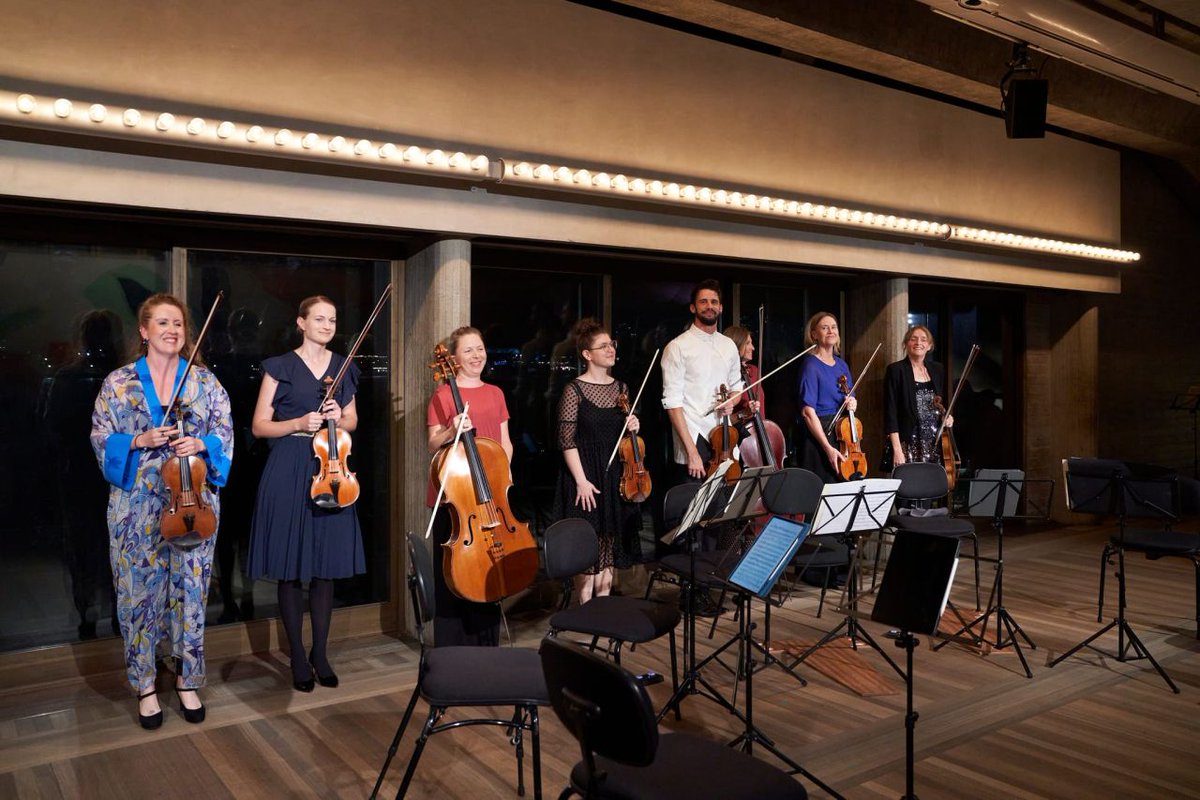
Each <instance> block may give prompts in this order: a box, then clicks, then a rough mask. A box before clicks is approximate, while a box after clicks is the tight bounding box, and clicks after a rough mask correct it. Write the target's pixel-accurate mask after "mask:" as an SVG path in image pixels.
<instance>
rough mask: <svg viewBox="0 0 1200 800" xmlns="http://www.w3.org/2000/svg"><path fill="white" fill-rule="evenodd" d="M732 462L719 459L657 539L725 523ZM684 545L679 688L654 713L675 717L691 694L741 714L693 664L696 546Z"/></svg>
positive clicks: (683, 536) (681, 536)
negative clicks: (685, 565)
mask: <svg viewBox="0 0 1200 800" xmlns="http://www.w3.org/2000/svg"><path fill="white" fill-rule="evenodd" d="M732 465H733V461H732V460H728V459H727V460H725V461H723V462H721V464H720V465H719V466H718V467H717V469H716V471H715V472H713V474H712V475H709V476H708V477H707V478H705V480H704V483H702V484H701V485H700V488H699V489H698V490H697V491H696V495H695V496H694V497H693V498H692V501H691V502H690V503H689V504H688V507H687V510H686V511H684V512H683V517H682V518H681V519H680V521H679V525H678V526H677V527H675V528H674V529H673V530H671V531H668V532H667V533H666V535H664V536H663V537H662V539H661V541H662V542H663V543H664V544H668V545H670V544H674V543H675V542H677V541H679V540H680V539H686V538H689V537H695V536H696V535H697V534H698V533H700V532H702V531H704V530H705V529H706V528H708V527H710V524H711V523H712V522H715V521H716V520H717V518H721V522H720V524H722V525H724V524H726V522H727V521H726V520H725V519H724V517H723V514H724V512H725V509H726V507H727V505H728V500H729V496H728V494H726V496H725V498H724V499H722V497H721V495H722V494H723V493H727V492H728V487H727V486H726V483H725V473H726V472H728V471H729V468H730V466H732ZM687 544H688V573H687V575H686V576H685V580H684V581H683V582H682V585H681V591H682V592H683V598H682V599H683V604H682V606H683V678H682V679H681V680H680V681H679V687H678V688H677V689H676V690H675V692H674V693H673V694H672V695H671V697H670V698H669V699H668V700H667V702H666V704H665V705H663V707H662V709H661V710H660V711H659V712H658V720H659V721H660V722H661V721H662V719H663V717H665V716H666V715H667V712H668V711H670V710H671V709H672V708H674V709H675V714H676V716H678V715H679V711H680V706H681V705H682V703H683V700H684V698H685V697H689V696H691V695H699V696H701V697H705V698H708V699H709V700H711V701H713V702H714V703H716V704H717V705H719V706H721V707H722V708H724V709H725V710H726V711H728V712H729V713H731V714H734V715H735V716H737V717H741V716H742V715H741V712H739V711H738V710H737V708H736V707H735V706H734V705H733V703H731V702H729V701H728V700H726V699H725V697H724V696H723V695H721V693H720V692H718V691H717V689H716V688H715V687H714V686H713V685H712V684H710V683H709V682H708V681H706V680H705V679H704V676H703V675H702V674H701V673H700V668H701V667H702V666H703V665H702V664H697V663H696V607H695V598H696V548H695V546H694V545H695V542H690V541H689V542H688V543H687ZM709 660H710V659H705V663H707V662H708V661H709Z"/></svg>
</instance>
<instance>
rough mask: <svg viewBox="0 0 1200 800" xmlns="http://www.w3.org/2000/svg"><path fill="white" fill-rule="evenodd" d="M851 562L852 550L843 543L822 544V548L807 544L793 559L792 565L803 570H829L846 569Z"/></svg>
mask: <svg viewBox="0 0 1200 800" xmlns="http://www.w3.org/2000/svg"><path fill="white" fill-rule="evenodd" d="M849 560H850V548H849V547H847V546H846V545H844V544H842V543H841V542H835V541H832V540H831V541H829V542H821V543H820V547H817V546H816V545H814V544H812V543H811V542H805V543H804V544H802V545H800V550H799V551H797V553H796V556H795V557H794V558H793V559H792V564H794V565H795V566H796V567H799V568H803V569H828V568H829V567H844V566H845V565H846V564H847V563H849Z"/></svg>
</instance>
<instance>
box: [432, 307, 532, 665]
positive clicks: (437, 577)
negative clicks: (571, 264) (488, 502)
mask: <svg viewBox="0 0 1200 800" xmlns="http://www.w3.org/2000/svg"><path fill="white" fill-rule="evenodd" d="M446 349H447V350H449V351H450V354H451V355H453V356H454V358H455V359H456V360H457V361H458V365H459V371H458V376H457V378H456V379H455V382H456V383H457V384H458V391H459V394H460V395H461V396H462V400H463V403H464V404H465V405H467V406H468V411H467V413H466V414H462V415H460V414H458V412H457V410H456V409H455V407H454V398H453V396H452V395H451V394H450V387H449V386H448V385H446V384H444V383H443V384H442V385H441V386H439V387H438V388H437V391H435V392H434V393H433V397H432V398H431V399H430V401H429V413H428V415H427V418H426V423H427V424H428V425H429V452H430V453H431V454H432V453H436V452H437V451H438V450H439V449H441V448H442V447H445V446H446V445H448V444H450V443H451V442H453V441H454V435H455V431H456V430H457V428H458V426H459V423H460V417H462V416H465V417H466V419H465V420H462V429H463V432H464V433H465V432H466V431H469V430H474V431H475V432H476V433H475V435H476V436H482V437H484V438H487V439H493V440H495V441H497V442H499V443H500V446H501V447H502V448H504V452H505V454H506V455H507V456H508V459H509V461H511V460H512V454H513V446H512V440H511V439H510V438H509V436H508V406H507V405H506V404H505V402H504V393H503V392H502V391H500V388H499V387H498V386H493V385H492V384H490V383H484V382H483V379H482V377H481V376H482V375H483V370H484V367H486V366H487V348H486V347H484V344H483V335H482V334H480V332H479V330H478V329H476V328H472V327H470V326H464V327H461V328H458V329H457V330H455V331H454V333H452V334H450V338H448V339H447V340H446ZM437 488H438V487H437V486H436V485H434V483H433V481H430V484H429V494H428V498H427V501H426V502H427V505H429V507H430V508H432V507H433V504H434V501H435V499H436V498H437ZM434 513H435V516H434V522H433V539H434V542H435V543H436V544H438V545H443V544H445V543H446V542H447V541H449V539H450V534H451V532H452V527H453V526H452V523H451V520H450V511H449V509H448V508H447V507H446V506H444V505H443V506H440V507H439V508H438V509H437V510H436V511H435V512H434ZM434 556H435V557H434V559H433V560H434V563H435V565H436V566H435V569H434V581H433V587H434V605H435V609H434V615H433V642H434V645H435V646H436V647H445V646H447V645H497V644H499V643H500V605H499V604H498V603H472V602H471V601H469V600H464V599H462V598H461V597H459V596H458V595H456V594H454V593H453V592H451V591H450V588H449V587H448V586H447V585H446V579H445V576H444V575H443V573H442V558H441V548H440V547H438V548H436V549H435V551H434Z"/></svg>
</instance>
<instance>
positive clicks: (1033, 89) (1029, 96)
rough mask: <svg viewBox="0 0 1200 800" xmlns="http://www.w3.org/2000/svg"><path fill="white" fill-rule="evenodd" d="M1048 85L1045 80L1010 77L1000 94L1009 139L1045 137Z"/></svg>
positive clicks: (1005, 128)
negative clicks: (1002, 96) (1002, 97)
mask: <svg viewBox="0 0 1200 800" xmlns="http://www.w3.org/2000/svg"><path fill="white" fill-rule="evenodd" d="M1049 94H1050V82H1049V81H1047V80H1046V79H1045V78H1013V79H1012V80H1010V81H1009V82H1008V87H1007V88H1006V89H1005V91H1004V130H1005V131H1006V132H1007V133H1008V138H1010V139H1043V138H1045V136H1046V99H1047V98H1048V96H1049Z"/></svg>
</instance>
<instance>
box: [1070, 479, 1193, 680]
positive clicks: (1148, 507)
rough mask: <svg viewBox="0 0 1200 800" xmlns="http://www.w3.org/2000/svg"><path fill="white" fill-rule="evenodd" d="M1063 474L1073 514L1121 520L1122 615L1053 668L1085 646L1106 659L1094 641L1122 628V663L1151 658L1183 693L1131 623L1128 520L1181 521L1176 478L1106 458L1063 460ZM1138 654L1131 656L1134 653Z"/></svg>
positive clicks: (1119, 648)
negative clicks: (1127, 575)
mask: <svg viewBox="0 0 1200 800" xmlns="http://www.w3.org/2000/svg"><path fill="white" fill-rule="evenodd" d="M1063 473H1064V476H1065V485H1066V490H1067V505H1068V507H1069V508H1070V509H1071V510H1072V511H1076V512H1080V513H1084V514H1105V515H1110V516H1115V517H1116V518H1117V541H1116V542H1115V543H1114V549H1115V550H1116V555H1117V615H1116V616H1115V617H1113V619H1112V621H1111V622H1109V623H1108V624H1107V625H1105V626H1103V627H1102V628H1100V630H1098V631H1096V632H1095V633H1093V634H1092V635H1091V636H1089V637H1088V638H1086V639H1084V640H1083V641H1082V642H1080V643H1079V644H1077V645H1075V646H1074V647H1072V648H1071V649H1070V650H1068V651H1067V652H1065V653H1063V654H1062V655H1060V656H1059V657H1058V658H1056V659H1054V660H1053V661H1051V662H1050V663H1049V664H1048V665H1047V666H1050V667H1053V666H1055V665H1056V664H1058V663H1059V662H1060V661H1062V660H1064V659H1066V658H1068V657H1070V656H1073V655H1075V653H1077V652H1079V651H1080V650H1082V649H1083V648H1085V647H1088V648H1091V649H1093V650H1095V651H1096V652H1098V653H1100V654H1101V655H1109V654H1108V653H1105V652H1104V651H1103V650H1100V649H1099V648H1097V647H1095V646H1094V645H1093V644H1092V642H1094V641H1096V640H1097V639H1099V638H1100V637H1101V636H1103V635H1104V634H1106V633H1108V632H1109V631H1110V630H1112V629H1113V628H1116V629H1117V653H1116V656H1115V657H1116V659H1117V661H1120V662H1122V663H1124V662H1126V661H1134V660H1137V659H1142V658H1144V659H1146V660H1147V661H1149V662H1150V664H1151V665H1152V666H1153V667H1154V669H1155V671H1156V672H1158V674H1159V675H1160V676H1161V677H1162V679H1163V680H1164V681H1166V682H1167V685H1168V686H1170V687H1171V691H1173V692H1174V693H1175V694H1179V687H1178V686H1176V685H1175V682H1174V681H1172V680H1171V676H1170V675H1168V674H1167V672H1166V670H1164V669H1163V668H1162V667H1161V666H1160V665H1159V663H1158V662H1157V661H1155V660H1154V656H1152V655H1150V651H1149V650H1148V649H1146V645H1144V644H1143V643H1142V640H1141V639H1139V638H1138V635H1137V634H1136V633H1135V632H1134V630H1133V627H1132V626H1131V625H1130V624H1129V621H1128V620H1126V619H1125V519H1126V518H1127V517H1143V518H1155V519H1162V520H1167V521H1171V520H1175V519H1178V517H1179V513H1178V511H1179V482H1178V480H1177V479H1176V477H1175V475H1174V473H1169V472H1164V471H1162V470H1161V468H1145V467H1139V465H1134V464H1126V463H1125V462H1122V461H1113V460H1109V459H1101V458H1071V459H1063ZM1131 649H1132V650H1133V652H1134V655H1133V656H1132V657H1130V655H1129V651H1130V650H1131Z"/></svg>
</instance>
